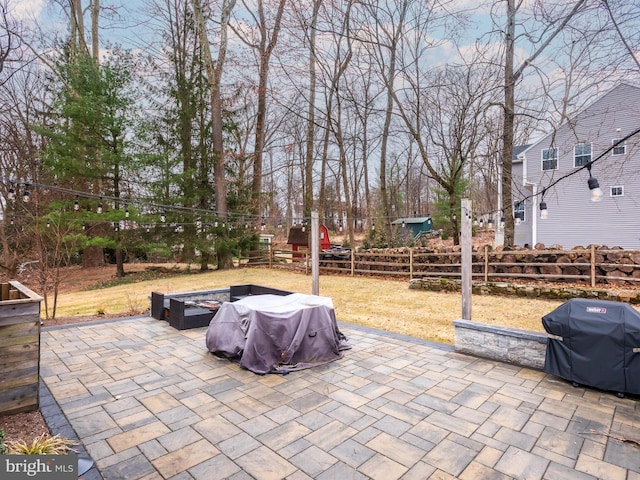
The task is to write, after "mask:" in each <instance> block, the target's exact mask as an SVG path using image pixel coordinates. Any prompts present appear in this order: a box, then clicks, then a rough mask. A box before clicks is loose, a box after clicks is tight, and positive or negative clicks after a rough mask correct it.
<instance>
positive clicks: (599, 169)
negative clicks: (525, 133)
mask: <svg viewBox="0 0 640 480" xmlns="http://www.w3.org/2000/svg"><path fill="white" fill-rule="evenodd" d="M639 128H640V87H638V86H635V85H630V84H627V83H621V84H619V85H617V86H616V87H614V88H612V89H611V90H609V91H608V92H606V93H605V94H603V95H602V96H600V97H598V98H597V99H595V100H594V101H593V102H592V103H591V104H590V105H588V106H587V107H586V108H585V109H584V110H583V111H582V112H580V113H579V114H577V115H576V116H575V117H573V118H572V119H570V120H569V121H567V122H565V123H563V124H562V125H560V127H558V128H557V129H556V130H555V131H554V132H552V133H550V134H548V135H546V136H545V137H543V138H542V139H540V140H538V141H537V142H535V143H533V144H531V145H530V146H528V147H527V148H525V149H524V150H523V151H522V152H519V154H518V155H517V158H516V159H514V163H513V182H514V183H513V205H512V207H513V214H514V216H515V217H516V226H515V244H516V245H520V246H524V245H529V246H531V247H533V246H534V245H536V244H537V243H543V244H544V245H546V246H547V247H549V246H551V245H561V246H562V247H564V248H572V247H576V246H583V247H586V246H587V245H590V244H597V245H606V246H608V247H614V246H619V247H622V248H625V249H640V134H636V135H634V136H632V137H630V138H629V139H627V140H626V141H625V142H624V143H619V144H618V145H617V146H616V147H615V148H613V149H612V150H611V151H609V152H608V153H606V154H605V155H604V156H602V157H601V158H598V157H600V156H601V155H602V154H603V153H604V152H605V151H606V150H607V149H609V148H611V147H612V145H613V144H614V143H616V142H618V141H619V140H620V139H622V138H624V137H626V136H627V135H629V134H631V133H632V132H634V131H636V130H638V129H639ZM591 161H594V163H593V164H592V166H591V175H592V177H593V178H595V179H597V180H598V183H599V185H600V188H601V190H602V197H601V200H600V201H599V202H593V201H591V191H590V190H589V186H588V184H587V181H588V180H589V171H588V170H587V169H586V168H583V169H582V170H580V167H581V166H584V165H586V164H587V163H589V162H591ZM572 172H573V173H572ZM568 174H571V175H570V176H569V177H567V178H564V179H562V180H561V181H559V182H558V183H557V184H556V185H552V183H553V182H555V181H557V180H558V179H560V178H561V177H564V176H565V175H568ZM542 200H544V202H545V203H546V205H547V211H548V215H547V218H546V219H542V218H540V203H541V201H542Z"/></svg>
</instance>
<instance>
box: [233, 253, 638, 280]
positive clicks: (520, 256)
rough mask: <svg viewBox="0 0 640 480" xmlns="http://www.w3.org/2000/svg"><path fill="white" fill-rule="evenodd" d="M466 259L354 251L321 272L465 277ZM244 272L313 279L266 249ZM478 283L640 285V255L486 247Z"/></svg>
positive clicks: (301, 258) (298, 263)
mask: <svg viewBox="0 0 640 480" xmlns="http://www.w3.org/2000/svg"><path fill="white" fill-rule="evenodd" d="M461 261H462V254H461V252H457V251H449V252H434V251H424V249H422V248H405V249H402V250H401V251H397V250H388V251H387V250H366V251H351V253H350V254H349V255H348V256H347V257H346V258H321V260H320V271H321V272H327V273H339V274H346V275H351V276H355V275H380V276H398V277H407V278H408V279H414V278H425V277H460V276H461V271H462V264H461ZM238 264H239V265H240V266H244V265H252V266H268V267H269V268H288V269H295V270H298V271H304V272H305V273H309V271H310V268H311V267H310V264H311V263H310V256H309V254H308V252H306V251H292V250H284V249H274V248H271V247H269V248H263V249H262V250H261V251H260V253H259V254H253V255H249V254H244V255H243V254H241V255H240V256H239V261H238ZM471 270H472V273H471V275H472V278H473V279H475V280H483V281H485V282H487V281H500V280H506V279H523V280H530V279H536V280H543V281H548V282H574V283H576V282H577V283H586V284H590V285H591V286H592V287H595V286H596V285H599V284H612V283H613V284H616V283H617V284H620V283H627V284H636V285H637V284H638V283H637V282H640V250H620V249H603V248H596V247H595V246H591V247H590V248H585V249H574V250H513V251H506V250H492V249H490V248H489V247H485V248H484V249H482V250H478V251H474V252H473V254H472V264H471Z"/></svg>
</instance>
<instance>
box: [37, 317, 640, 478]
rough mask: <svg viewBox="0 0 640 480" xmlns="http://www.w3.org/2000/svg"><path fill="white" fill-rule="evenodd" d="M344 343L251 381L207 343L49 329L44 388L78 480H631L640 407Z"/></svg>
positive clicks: (497, 370) (134, 324)
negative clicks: (65, 433)
mask: <svg viewBox="0 0 640 480" xmlns="http://www.w3.org/2000/svg"><path fill="white" fill-rule="evenodd" d="M340 328H341V330H342V332H343V333H344V334H345V335H346V336H347V338H348V339H349V343H350V344H351V345H352V346H353V349H352V350H349V351H347V352H345V356H344V358H343V359H341V360H338V361H336V362H332V363H330V364H327V365H324V366H320V367H315V368H312V369H308V370H302V371H299V372H293V373H291V374H289V375H284V376H280V375H266V376H259V375H255V374H254V373H251V372H249V371H247V370H242V369H241V368H240V367H239V366H238V365H237V364H234V363H231V362H229V361H227V360H223V359H219V358H217V357H215V356H213V355H211V354H210V353H208V352H207V350H206V348H205V342H204V334H205V330H206V328H198V329H194V330H183V331H178V330H175V329H173V328H171V327H170V326H169V325H168V324H167V323H166V322H163V321H158V320H154V319H152V318H150V317H132V318H128V319H119V320H115V321H108V322H100V323H91V324H76V325H70V326H65V327H52V328H46V329H44V330H43V332H42V360H41V372H40V373H41V377H42V379H43V381H44V383H45V384H46V386H47V387H48V389H49V391H50V392H51V394H52V396H53V398H54V399H55V401H56V402H57V404H58V405H59V406H60V408H61V410H62V412H63V413H64V417H66V419H67V420H68V422H69V424H70V426H71V427H72V428H73V430H74V431H75V433H76V435H77V436H78V438H79V439H80V440H81V441H82V443H83V444H84V446H85V447H86V450H87V452H88V454H89V455H90V456H91V458H92V459H93V460H94V461H95V466H96V468H94V469H93V470H92V471H91V472H90V474H89V475H87V477H86V478H87V479H89V478H91V476H93V477H92V478H100V477H102V478H104V479H126V480H134V479H148V480H150V479H162V478H171V479H176V480H178V479H206V480H210V479H226V478H228V479H237V480H240V479H251V478H253V479H258V480H280V479H292V480H301V479H319V480H324V479H340V480H344V479H367V478H371V479H381V480H392V479H400V478H402V479H421V480H424V479H427V478H433V479H449V478H461V479H478V478H487V479H507V478H517V479H548V480H555V479H567V478H577V479H589V478H602V479H611V480H618V479H620V480H640V448H639V447H638V445H637V444H635V443H633V442H631V441H624V440H640V433H639V430H638V427H639V426H640V410H639V403H638V401H637V399H634V398H623V399H620V398H617V397H616V395H615V394H610V393H606V392H599V391H596V390H592V389H584V388H574V387H572V386H571V385H570V384H568V383H567V382H565V381H563V380H561V379H558V378H555V377H551V376H548V375H546V374H544V373H542V372H539V371H535V370H531V369H527V368H520V367H517V366H513V365H507V364H504V363H500V362H494V361H489V360H484V359H478V358H474V357H470V356H466V355H461V354H458V353H456V352H454V351H453V350H452V349H451V348H450V347H448V346H444V345H438V344H433V343H430V342H425V341H422V340H419V339H414V338H410V337H404V336H399V335H394V334H390V333H388V332H381V331H377V330H372V329H367V328H362V327H357V326H353V325H345V324H341V326H340ZM62 420H64V418H57V419H55V422H54V424H58V423H60V424H61V423H64V422H63V421H62ZM56 422H57V423H56ZM54 433H55V432H54Z"/></svg>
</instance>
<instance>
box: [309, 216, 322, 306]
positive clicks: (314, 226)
mask: <svg viewBox="0 0 640 480" xmlns="http://www.w3.org/2000/svg"><path fill="white" fill-rule="evenodd" d="M311 294H312V295H320V217H319V216H318V212H311Z"/></svg>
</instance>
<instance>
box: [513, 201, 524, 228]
mask: <svg viewBox="0 0 640 480" xmlns="http://www.w3.org/2000/svg"><path fill="white" fill-rule="evenodd" d="M513 218H515V219H516V223H518V220H519V221H520V222H524V200H521V201H519V202H513Z"/></svg>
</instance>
